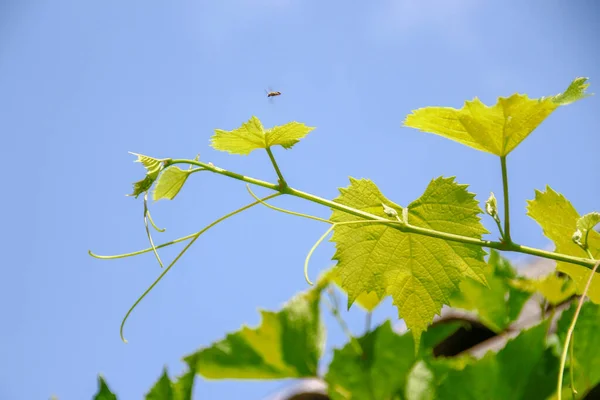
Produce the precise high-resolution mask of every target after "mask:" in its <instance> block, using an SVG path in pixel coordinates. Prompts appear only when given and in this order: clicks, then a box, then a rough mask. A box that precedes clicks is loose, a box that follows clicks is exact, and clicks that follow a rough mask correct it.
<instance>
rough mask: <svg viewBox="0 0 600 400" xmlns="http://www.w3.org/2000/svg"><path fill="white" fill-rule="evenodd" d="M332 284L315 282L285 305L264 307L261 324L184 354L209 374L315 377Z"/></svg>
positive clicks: (249, 376)
mask: <svg viewBox="0 0 600 400" xmlns="http://www.w3.org/2000/svg"><path fill="white" fill-rule="evenodd" d="M328 284H329V280H328V279H325V278H324V279H321V280H320V281H319V282H318V283H317V285H316V286H315V287H314V288H313V289H311V290H309V291H307V292H303V293H300V294H299V295H297V296H295V297H294V298H292V300H291V301H289V302H288V303H287V304H286V305H285V306H284V307H283V309H282V310H281V311H279V312H271V311H264V310H261V315H262V321H261V324H260V326H258V327H257V328H249V327H247V326H243V327H242V329H240V330H239V331H237V332H234V333H230V334H228V335H227V336H226V337H225V339H223V340H221V341H219V342H216V343H214V344H213V345H212V346H210V347H208V348H205V349H201V350H200V351H198V352H196V353H194V354H192V355H190V356H188V357H186V361H187V362H188V363H190V360H192V359H193V360H195V363H196V371H197V373H199V374H200V375H202V376H204V377H205V378H210V379H284V378H302V377H315V376H317V375H318V371H317V365H318V361H319V358H320V356H321V354H322V352H323V346H324V340H325V330H324V326H323V325H322V322H321V318H320V312H319V300H320V296H321V291H322V290H323V289H324V288H325V287H326V286H327V285H328Z"/></svg>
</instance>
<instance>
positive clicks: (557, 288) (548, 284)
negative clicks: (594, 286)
mask: <svg viewBox="0 0 600 400" xmlns="http://www.w3.org/2000/svg"><path fill="white" fill-rule="evenodd" d="M510 285H511V286H513V287H514V288H517V289H520V290H523V291H526V292H529V293H536V292H537V293H540V294H541V295H542V296H544V298H545V299H546V300H547V301H548V303H550V304H552V305H554V306H556V305H558V304H561V303H562V302H564V301H565V300H567V299H568V298H570V297H571V296H573V295H574V294H575V291H576V287H575V283H574V282H573V281H572V280H570V279H569V280H567V279H565V278H561V277H559V276H556V274H554V273H552V274H550V275H547V276H545V277H543V278H540V279H527V278H519V279H513V280H511V281H510Z"/></svg>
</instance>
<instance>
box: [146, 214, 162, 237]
mask: <svg viewBox="0 0 600 400" xmlns="http://www.w3.org/2000/svg"><path fill="white" fill-rule="evenodd" d="M146 215H147V216H148V220H149V221H150V224H151V225H152V227H153V228H154V229H156V230H157V231H158V232H161V233H162V232H164V231H166V230H167V228H162V229H160V228H159V227H158V226H156V224H155V223H154V220H153V219H152V215H150V210H148V211H147V212H146Z"/></svg>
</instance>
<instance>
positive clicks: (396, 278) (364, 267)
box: [331, 178, 487, 341]
mask: <svg viewBox="0 0 600 400" xmlns="http://www.w3.org/2000/svg"><path fill="white" fill-rule="evenodd" d="M350 182H351V185H350V187H348V188H344V189H340V192H341V196H340V197H338V198H337V199H336V200H335V201H336V202H338V203H341V204H345V205H347V206H350V207H353V208H356V209H359V210H362V211H365V212H368V213H371V214H374V215H378V216H380V217H383V218H386V214H385V212H384V209H383V207H382V204H386V205H387V206H388V207H391V208H394V209H395V210H396V211H397V212H398V215H403V213H402V207H400V206H399V205H397V204H395V203H393V202H392V201H390V200H388V199H387V198H386V197H384V196H383V194H381V192H380V191H379V189H378V188H377V186H375V184H374V183H373V182H371V181H369V180H365V179H361V180H356V179H352V178H351V179H350ZM408 210H409V211H408V218H409V223H410V224H411V225H413V226H419V227H422V228H428V229H435V230H438V231H443V232H451V233H455V234H459V235H465V236H469V237H475V238H481V235H483V234H484V233H487V230H486V229H485V228H484V227H483V226H482V225H481V222H480V218H479V214H480V213H481V209H480V208H479V206H478V204H477V201H476V200H475V199H474V196H473V194H471V193H469V192H468V191H467V189H466V185H459V184H457V183H455V182H454V178H438V179H435V180H433V181H432V182H431V183H430V184H429V186H428V187H427V189H426V191H425V193H424V194H423V195H422V196H421V197H420V198H419V199H418V200H416V201H414V202H412V203H411V204H410V205H409V207H408ZM387 218H389V217H387ZM355 220H357V217H354V216H352V215H349V214H346V213H343V212H341V211H337V210H334V211H333V214H332V216H331V221H333V222H343V221H355ZM332 241H334V242H335V243H336V253H335V255H334V259H335V260H337V261H338V265H337V267H336V269H337V271H338V273H339V275H340V283H341V286H342V288H343V289H344V291H346V293H347V294H348V304H349V306H350V305H351V304H352V303H354V302H355V301H356V299H357V298H358V297H359V296H360V295H361V294H363V293H369V292H374V293H375V294H376V295H377V296H378V298H379V299H382V298H383V297H384V296H386V295H391V296H392V298H393V301H394V304H395V305H396V306H397V307H398V310H399V313H400V317H401V318H404V320H405V322H406V325H407V326H408V327H409V328H410V329H411V330H412V332H413V335H414V336H415V338H416V339H417V341H418V339H419V337H420V334H421V332H422V331H423V330H425V328H426V327H427V325H428V324H429V323H430V322H431V321H432V320H433V317H434V316H435V314H438V313H439V312H440V310H441V308H442V306H443V305H444V304H448V303H449V300H450V296H451V295H452V294H453V293H454V292H455V291H456V289H457V287H458V284H459V282H460V281H461V280H462V279H463V278H465V277H471V278H473V279H475V280H477V281H480V282H482V283H485V276H484V269H485V266H486V264H485V262H484V260H483V257H484V255H485V251H484V250H483V249H482V248H481V247H478V246H472V245H465V244H461V243H456V242H447V241H444V240H441V239H434V238H430V237H427V236H423V235H415V234H407V233H403V232H400V231H399V230H397V229H394V228H392V227H389V226H385V225H382V224H365V225H362V224H354V225H352V224H350V225H337V226H336V227H335V229H334V234H333V237H332Z"/></svg>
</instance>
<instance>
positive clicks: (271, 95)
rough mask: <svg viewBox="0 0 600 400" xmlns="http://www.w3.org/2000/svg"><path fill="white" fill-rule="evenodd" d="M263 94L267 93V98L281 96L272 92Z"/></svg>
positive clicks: (279, 93) (268, 91)
mask: <svg viewBox="0 0 600 400" xmlns="http://www.w3.org/2000/svg"><path fill="white" fill-rule="evenodd" d="M265 92H267V97H275V96H281V92H274V91H272V90H265Z"/></svg>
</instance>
